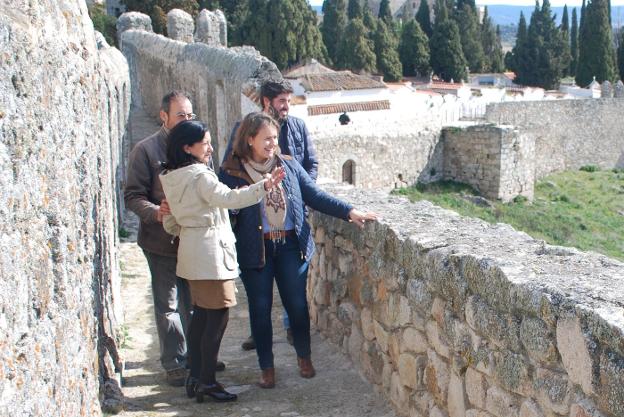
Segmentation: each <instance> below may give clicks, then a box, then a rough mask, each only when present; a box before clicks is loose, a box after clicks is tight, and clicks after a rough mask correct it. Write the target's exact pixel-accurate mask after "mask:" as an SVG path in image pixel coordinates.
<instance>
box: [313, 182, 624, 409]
mask: <svg viewBox="0 0 624 417" xmlns="http://www.w3.org/2000/svg"><path fill="white" fill-rule="evenodd" d="M326 189H327V190H328V191H329V192H331V193H333V194H335V195H337V196H339V197H341V198H343V199H346V200H348V201H349V202H351V203H353V204H355V205H356V206H359V207H362V208H366V209H367V210H372V211H375V212H377V213H378V214H379V215H380V217H381V220H380V221H379V222H373V223H367V225H366V227H365V228H364V229H363V230H360V229H358V228H357V227H355V226H353V224H350V223H347V222H344V221H341V220H338V219H334V218H330V217H328V216H325V215H321V214H319V213H313V215H312V217H311V221H312V223H313V225H314V230H315V241H316V243H317V251H316V255H315V256H314V258H313V259H312V262H311V266H310V276H309V279H308V298H309V300H310V311H311V317H312V321H313V322H314V324H315V325H316V327H317V328H318V329H319V330H320V331H321V333H322V334H323V336H324V337H326V338H327V339H328V340H330V341H332V342H333V343H335V344H336V345H337V346H339V347H340V348H341V349H342V351H343V352H345V353H346V354H347V355H349V356H350V358H351V360H352V362H353V366H355V367H356V368H357V369H359V371H360V372H361V374H362V375H363V376H364V377H366V378H367V379H368V380H369V381H370V382H371V383H373V384H375V385H376V386H377V388H378V389H379V391H380V392H381V393H382V394H384V395H385V396H386V398H387V399H388V401H389V402H390V403H391V404H392V406H393V407H394V408H395V410H396V411H397V413H398V414H399V415H402V416H410V417H414V416H417V417H421V416H422V417H424V416H448V417H459V416H466V417H468V416H470V417H479V416H488V417H545V416H551V417H554V416H566V417H588V416H591V417H615V416H621V415H624V389H623V388H622V387H623V386H624V385H623V384H624V318H623V317H622V301H621V300H622V299H624V264H623V263H621V262H617V261H615V260H612V259H609V258H606V257H604V256H601V255H597V254H591V253H582V252H580V251H577V250H574V249H570V248H563V247H555V246H549V245H545V244H544V243H543V242H541V241H537V240H534V239H531V238H529V237H527V235H526V234H524V233H521V232H516V231H515V230H513V229H512V228H511V227H510V226H508V225H503V224H497V225H489V224H487V223H485V222H483V221H481V220H477V219H469V218H462V217H460V216H458V215H457V214H456V213H453V212H451V211H448V210H444V209H441V208H439V207H435V206H433V205H432V204H430V203H428V202H426V201H423V202H418V203H410V202H408V201H407V200H405V199H403V198H399V197H389V196H388V195H387V194H384V193H381V192H373V191H363V190H354V189H350V188H346V187H340V186H327V187H326Z"/></svg>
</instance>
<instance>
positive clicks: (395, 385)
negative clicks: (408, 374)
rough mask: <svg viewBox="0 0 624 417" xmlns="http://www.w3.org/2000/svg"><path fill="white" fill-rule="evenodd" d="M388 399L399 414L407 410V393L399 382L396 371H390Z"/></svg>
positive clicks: (405, 412)
mask: <svg viewBox="0 0 624 417" xmlns="http://www.w3.org/2000/svg"><path fill="white" fill-rule="evenodd" d="M390 399H391V400H392V402H393V403H394V405H395V406H396V408H397V409H398V410H399V412H400V413H401V414H403V415H405V414H407V413H408V412H409V395H408V393H407V390H406V389H405V387H404V386H403V384H402V383H401V378H400V376H399V373H398V372H394V373H392V379H391V382H390Z"/></svg>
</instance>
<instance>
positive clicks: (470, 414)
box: [466, 408, 492, 417]
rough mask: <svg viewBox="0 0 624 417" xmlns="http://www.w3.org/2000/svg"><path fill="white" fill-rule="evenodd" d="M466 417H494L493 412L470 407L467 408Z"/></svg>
mask: <svg viewBox="0 0 624 417" xmlns="http://www.w3.org/2000/svg"><path fill="white" fill-rule="evenodd" d="M466 417H492V414H490V413H488V412H487V411H485V410H477V409H474V408H472V409H470V410H466Z"/></svg>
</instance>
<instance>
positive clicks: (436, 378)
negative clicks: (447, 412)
mask: <svg viewBox="0 0 624 417" xmlns="http://www.w3.org/2000/svg"><path fill="white" fill-rule="evenodd" d="M427 358H428V359H429V361H428V364H427V367H426V368H425V384H426V385H427V390H428V391H429V392H430V393H431V394H432V395H433V398H434V400H435V402H436V404H438V406H440V407H442V408H446V399H447V395H448V385H449V380H450V372H449V366H448V364H447V363H446V362H444V360H443V359H442V357H441V356H439V355H438V354H437V353H435V351H433V350H431V349H430V350H429V351H427Z"/></svg>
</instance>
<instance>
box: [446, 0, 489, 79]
mask: <svg viewBox="0 0 624 417" xmlns="http://www.w3.org/2000/svg"><path fill="white" fill-rule="evenodd" d="M473 5H474V2H472V3H471V2H470V1H467V0H464V2H463V4H462V6H461V9H460V8H458V9H457V10H456V11H455V14H454V18H455V22H457V27H458V29H459V33H460V37H461V46H462V51H463V52H464V56H465V57H466V61H467V62H468V67H469V68H470V71H472V72H482V71H483V67H484V63H485V56H484V50H483V49H484V48H483V43H482V33H481V31H480V30H479V17H478V16H477V12H476V8H473ZM488 22H489V20H488ZM489 29H490V33H489V35H490V39H489V43H490V44H489V49H490V52H491V51H492V50H493V49H494V43H495V36H496V35H495V33H494V27H492V25H491V24H489Z"/></svg>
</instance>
